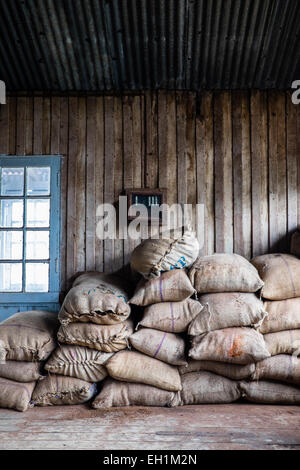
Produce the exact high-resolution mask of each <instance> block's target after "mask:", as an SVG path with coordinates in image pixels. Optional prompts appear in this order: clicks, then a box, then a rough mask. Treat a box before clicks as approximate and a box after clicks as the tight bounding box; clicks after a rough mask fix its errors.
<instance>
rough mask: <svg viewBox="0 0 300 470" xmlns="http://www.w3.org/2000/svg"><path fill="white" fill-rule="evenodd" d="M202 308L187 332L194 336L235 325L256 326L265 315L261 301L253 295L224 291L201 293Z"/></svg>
mask: <svg viewBox="0 0 300 470" xmlns="http://www.w3.org/2000/svg"><path fill="white" fill-rule="evenodd" d="M199 302H200V303H201V304H202V305H203V310H202V312H200V314H199V315H198V316H197V317H196V318H195V319H194V320H193V321H192V322H191V324H190V326H189V329H188V333H189V335H192V336H196V335H200V334H201V333H206V332H207V331H211V330H219V329H223V328H230V327H235V326H255V327H258V326H259V325H260V324H261V322H262V321H263V319H264V318H265V316H266V312H265V310H264V307H263V302H262V301H261V300H260V299H259V298H258V297H257V296H256V295H255V294H248V293H241V292H225V293H217V294H206V295H201V296H200V298H199Z"/></svg>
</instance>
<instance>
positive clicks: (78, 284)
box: [58, 272, 130, 325]
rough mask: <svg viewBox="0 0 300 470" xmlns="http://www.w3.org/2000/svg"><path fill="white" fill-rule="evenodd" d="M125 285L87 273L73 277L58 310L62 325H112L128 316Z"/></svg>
mask: <svg viewBox="0 0 300 470" xmlns="http://www.w3.org/2000/svg"><path fill="white" fill-rule="evenodd" d="M123 286H125V287H126V286H127V285H126V283H125V281H124V280H123V279H121V278H120V277H118V276H114V275H112V274H104V273H98V272H87V273H84V274H82V275H81V276H79V277H77V279H76V280H75V281H74V283H73V287H72V289H71V290H70V291H69V292H68V294H67V295H66V297H65V300H64V302H63V304H62V307H61V309H60V312H59V315H58V318H59V321H60V322H61V324H62V325H67V324H68V323H70V322H92V323H97V324H99V325H113V324H114V323H119V322H122V321H124V320H126V318H128V316H129V315H130V306H129V305H128V303H127V302H128V289H129V287H128V286H127V290H126V288H125V287H123Z"/></svg>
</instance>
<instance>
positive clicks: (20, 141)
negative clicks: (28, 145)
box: [16, 96, 26, 155]
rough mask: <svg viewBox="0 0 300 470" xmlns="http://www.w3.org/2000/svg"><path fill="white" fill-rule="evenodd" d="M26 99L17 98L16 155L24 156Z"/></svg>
mask: <svg viewBox="0 0 300 470" xmlns="http://www.w3.org/2000/svg"><path fill="white" fill-rule="evenodd" d="M25 128H26V97H25V96H19V97H18V98H17V133H16V141H17V155H25Z"/></svg>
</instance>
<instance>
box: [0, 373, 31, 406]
mask: <svg viewBox="0 0 300 470" xmlns="http://www.w3.org/2000/svg"><path fill="white" fill-rule="evenodd" d="M34 387H35V382H27V383H20V382H15V381H14V380H9V379H5V378H3V377H0V408H12V409H13V410H17V411H26V410H27V409H28V408H31V406H32V405H31V403H30V401H31V396H32V392H33V389H34Z"/></svg>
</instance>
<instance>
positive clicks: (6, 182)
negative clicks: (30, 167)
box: [1, 168, 24, 196]
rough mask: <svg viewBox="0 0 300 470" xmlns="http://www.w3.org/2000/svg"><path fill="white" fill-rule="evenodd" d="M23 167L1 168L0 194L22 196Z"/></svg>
mask: <svg viewBox="0 0 300 470" xmlns="http://www.w3.org/2000/svg"><path fill="white" fill-rule="evenodd" d="M23 194H24V168H2V170H1V196H23Z"/></svg>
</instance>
